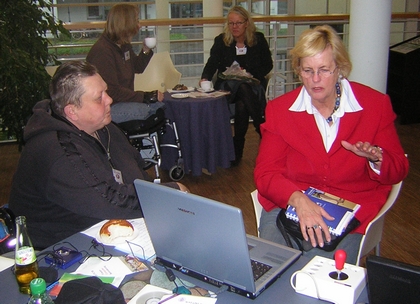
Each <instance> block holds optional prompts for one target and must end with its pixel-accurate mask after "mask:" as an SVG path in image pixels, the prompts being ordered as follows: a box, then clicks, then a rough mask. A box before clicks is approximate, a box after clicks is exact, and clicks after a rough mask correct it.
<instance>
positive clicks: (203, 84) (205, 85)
mask: <svg viewBox="0 0 420 304" xmlns="http://www.w3.org/2000/svg"><path fill="white" fill-rule="evenodd" d="M200 86H201V89H203V91H210V90H211V89H212V88H213V84H212V82H211V81H208V80H204V81H202V82H201V83H200Z"/></svg>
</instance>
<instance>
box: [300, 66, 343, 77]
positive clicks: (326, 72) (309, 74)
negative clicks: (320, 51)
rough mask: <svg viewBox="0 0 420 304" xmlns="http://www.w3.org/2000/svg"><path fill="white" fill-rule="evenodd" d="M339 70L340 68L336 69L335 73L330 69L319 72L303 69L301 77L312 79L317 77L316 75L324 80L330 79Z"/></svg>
mask: <svg viewBox="0 0 420 304" xmlns="http://www.w3.org/2000/svg"><path fill="white" fill-rule="evenodd" d="M337 68H338V66H336V67H335V69H334V70H333V71H330V70H328V69H319V70H318V71H316V72H315V71H314V70H312V69H302V70H301V71H300V76H302V77H303V78H311V77H313V76H314V75H315V73H316V74H317V75H318V76H321V77H323V78H328V77H330V76H331V75H332V74H334V72H335V70H336V69H337Z"/></svg>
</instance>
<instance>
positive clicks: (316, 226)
mask: <svg viewBox="0 0 420 304" xmlns="http://www.w3.org/2000/svg"><path fill="white" fill-rule="evenodd" d="M316 228H320V229H321V225H313V226H312V227H306V229H308V230H309V229H316Z"/></svg>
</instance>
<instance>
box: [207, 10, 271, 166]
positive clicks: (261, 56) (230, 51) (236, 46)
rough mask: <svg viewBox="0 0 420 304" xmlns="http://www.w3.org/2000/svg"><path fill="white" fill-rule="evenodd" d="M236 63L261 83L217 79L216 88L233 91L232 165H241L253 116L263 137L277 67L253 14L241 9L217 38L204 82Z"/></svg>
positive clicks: (234, 13) (232, 11) (234, 11)
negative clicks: (268, 88)
mask: <svg viewBox="0 0 420 304" xmlns="http://www.w3.org/2000/svg"><path fill="white" fill-rule="evenodd" d="M235 61H236V62H237V63H239V65H240V67H241V68H242V69H244V70H246V72H248V73H250V74H251V75H252V76H253V78H255V79H257V80H258V81H259V84H255V83H252V82H250V81H247V80H225V79H222V78H220V77H218V78H217V80H216V83H215V89H224V90H228V91H230V92H231V96H230V102H231V103H235V124H234V132H235V135H234V138H233V142H234V146H235V157H236V159H235V161H234V162H232V165H237V164H238V163H239V161H240V160H241V158H242V154H243V149H244V145H245V134H246V132H247V130H248V124H249V116H251V117H252V119H253V123H254V126H255V130H256V131H257V132H258V133H259V134H260V124H261V123H263V122H264V110H265V104H266V99H265V88H266V86H267V80H266V79H265V76H266V75H267V74H268V73H269V72H270V71H271V69H272V68H273V60H272V58H271V52H270V49H269V46H268V43H267V41H266V39H265V37H264V35H263V34H262V33H260V32H257V31H256V28H255V25H254V22H253V21H252V19H251V15H250V14H249V12H248V11H246V10H245V9H244V8H242V7H240V6H234V7H233V8H231V9H230V11H229V13H228V15H227V18H226V24H225V28H224V32H223V33H222V34H220V35H219V36H217V37H216V38H215V39H214V45H213V46H212V48H211V50H210V57H209V59H208V61H207V63H206V65H205V67H204V70H203V73H202V75H201V81H204V80H211V79H212V78H213V75H214V74H215V73H216V71H217V72H218V73H219V76H221V74H220V73H222V72H224V71H225V70H226V69H227V68H228V67H230V66H231V65H232V63H234V62H235ZM201 81H200V82H201Z"/></svg>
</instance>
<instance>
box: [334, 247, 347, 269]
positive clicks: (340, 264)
mask: <svg viewBox="0 0 420 304" xmlns="http://www.w3.org/2000/svg"><path fill="white" fill-rule="evenodd" d="M346 258H347V253H346V252H345V251H344V250H343V249H338V250H337V251H336V252H335V254H334V260H335V268H336V269H337V270H340V271H341V270H343V268H344V263H345V262H346Z"/></svg>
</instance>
